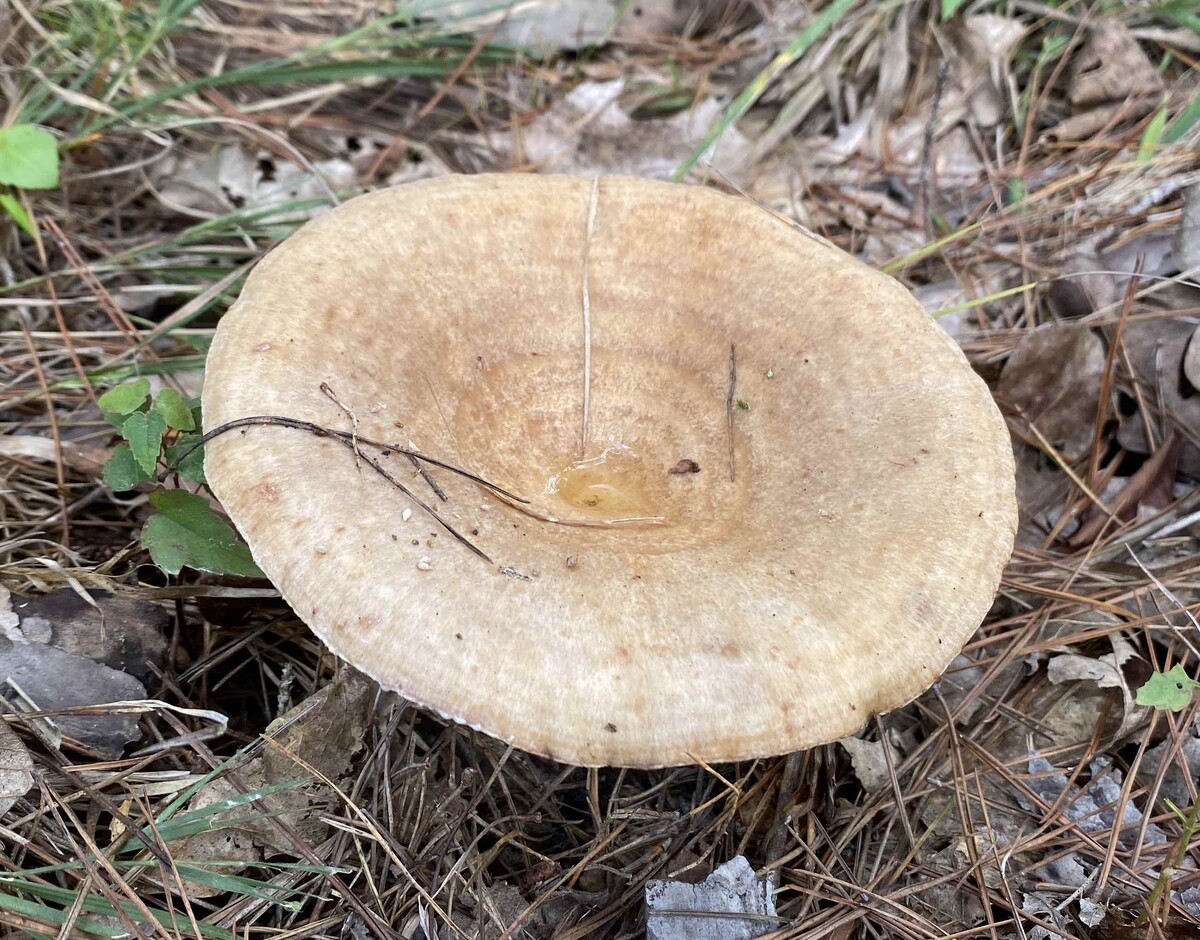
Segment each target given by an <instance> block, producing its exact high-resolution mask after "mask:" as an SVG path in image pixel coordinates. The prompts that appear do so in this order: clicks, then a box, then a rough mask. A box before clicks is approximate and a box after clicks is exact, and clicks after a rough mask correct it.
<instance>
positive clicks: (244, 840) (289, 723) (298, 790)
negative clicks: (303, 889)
mask: <svg viewBox="0 0 1200 940" xmlns="http://www.w3.org/2000/svg"><path fill="white" fill-rule="evenodd" d="M376 691H377V687H376V685H375V684H374V683H373V682H371V681H370V680H369V679H367V678H366V677H364V676H362V675H361V674H359V673H357V672H354V671H353V670H350V669H348V668H347V669H345V670H344V671H343V672H342V674H341V675H340V676H339V677H338V678H337V679H336V680H334V681H333V682H331V683H330V684H329V685H327V686H325V687H324V688H322V689H320V690H319V691H317V692H316V693H314V694H313V695H311V696H310V697H309V698H307V699H305V700H304V701H303V702H301V703H300V704H299V705H297V706H295V707H294V708H292V709H291V710H290V711H289V712H287V714H285V715H284V716H283V717H281V718H278V719H276V720H275V721H273V722H272V723H271V724H270V726H268V728H267V731H266V736H267V737H268V738H269V739H271V741H269V742H268V744H267V746H266V748H265V749H264V751H263V752H262V754H261V755H260V756H257V757H254V758H251V759H250V760H248V761H246V762H245V763H243V764H241V765H240V766H238V767H236V768H235V769H234V770H233V771H232V773H233V774H234V775H236V777H237V783H236V784H235V783H234V781H233V780H231V779H229V778H228V777H218V778H216V779H215V780H213V781H211V782H210V783H208V784H207V785H206V786H205V787H204V788H203V789H201V790H200V792H198V793H197V794H196V795H195V796H194V797H192V799H191V801H190V802H189V803H188V809H189V810H196V809H201V808H203V807H206V806H213V805H215V804H218V803H221V802H223V801H225V800H228V799H232V798H233V797H235V796H237V795H238V794H240V793H242V792H246V791H253V790H257V789H260V788H262V787H267V786H273V785H278V784H284V783H288V782H290V781H296V780H307V782H306V783H304V784H303V785H301V786H298V787H294V788H290V789H285V790H282V791H280V792H278V793H273V794H271V795H270V796H267V797H264V798H263V799H261V800H259V801H256V802H255V803H253V804H250V806H249V807H247V806H239V807H237V808H236V809H233V810H229V811H227V812H225V813H221V814H218V815H217V816H216V817H215V826H216V827H217V828H214V829H213V830H212V831H210V832H202V833H199V834H197V835H193V836H189V837H188V838H186V839H184V840H182V841H181V842H180V843H179V844H178V846H177V847H176V848H175V851H176V852H177V854H178V855H179V857H181V858H187V859H189V860H193V861H195V862H196V863H197V864H199V865H203V863H204V862H208V861H212V862H217V861H220V862H225V863H227V862H231V861H238V862H244V863H246V864H247V865H249V864H253V863H254V862H257V861H261V860H262V859H263V858H265V857H267V856H269V855H276V854H290V855H294V854H296V849H295V845H294V843H293V842H292V841H291V839H290V838H289V837H288V836H287V835H285V834H284V832H283V831H282V830H281V829H280V828H279V826H278V825H276V820H280V821H282V822H283V823H285V824H286V825H287V826H289V827H290V828H291V829H292V830H293V831H294V832H295V833H296V834H297V836H298V837H299V838H300V839H301V840H302V841H303V842H304V843H305V844H307V845H316V844H318V843H319V842H321V841H322V840H323V839H324V837H325V835H326V834H327V833H328V831H329V827H328V826H327V825H326V824H325V823H324V822H322V821H321V819H320V818H319V816H320V811H321V810H322V809H323V808H324V807H326V806H328V805H329V804H330V802H331V800H332V798H333V793H332V791H330V789H329V788H328V787H327V786H326V785H325V784H324V783H322V782H320V781H314V780H312V779H311V774H310V772H309V771H308V769H306V768H305V767H304V766H301V765H300V764H298V763H297V762H296V761H295V760H293V758H292V756H291V755H295V756H296V757H297V758H299V759H301V760H303V761H304V762H305V763H306V764H308V765H309V766H310V767H312V768H313V769H314V770H316V771H317V772H319V773H320V774H322V775H323V776H325V777H327V778H328V779H330V780H332V781H333V782H334V783H339V782H340V781H341V779H342V778H343V777H344V776H345V775H346V773H347V772H348V771H349V770H350V767H351V762H352V761H353V759H354V756H355V755H356V754H357V753H358V751H359V749H360V748H361V747H362V743H363V735H364V734H365V732H366V728H367V723H368V721H369V718H370V714H371V709H372V705H373V703H374V700H375V694H376ZM271 742H273V743H271ZM248 810H249V811H248ZM229 819H239V820H241V821H240V822H239V823H238V824H237V825H236V826H224V827H221V825H220V824H221V822H222V821H228V820H229ZM221 870H222V871H223V872H224V873H226V874H236V873H237V869H236V868H230V867H228V865H226V866H225V867H223V868H222V869H221ZM187 893H188V894H189V895H190V896H193V897H211V896H212V895H213V894H215V893H218V892H215V891H214V890H213V889H211V888H207V887H205V886H203V885H199V884H195V883H191V882H189V883H188V885H187Z"/></svg>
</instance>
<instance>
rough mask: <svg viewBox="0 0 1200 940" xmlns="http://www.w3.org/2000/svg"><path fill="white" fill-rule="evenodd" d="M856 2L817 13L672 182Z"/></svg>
mask: <svg viewBox="0 0 1200 940" xmlns="http://www.w3.org/2000/svg"><path fill="white" fill-rule="evenodd" d="M856 2H857V0H833V3H831V4H830V5H829V6H827V7H826V8H825V9H824V10H822V11H821V12H820V13H819V14H817V16H816V18H815V19H814V20H813V21H812V22H811V23H809V24H808V26H806V27H805V28H804V29H802V30H801V31H800V33H799V35H797V36H796V38H795V39H793V40H792V41H791V42H790V43H788V44H787V46H785V47H784V49H783V51H782V52H780V53H779V54H778V55H777V56H775V58H773V59H772V60H771V61H770V62H769V63H767V66H766V68H764V69H763V70H762V71H761V72H759V73H758V74H757V75H756V76H755V77H754V78H753V80H751V82H750V84H749V85H747V86H746V87H745V88H744V89H742V92H741V93H740V94H739V95H738V96H737V97H736V98H734V99H733V101H732V102H731V103H730V105H729V106H728V107H727V108H726V109H725V112H724V113H723V114H722V115H721V118H720V120H718V121H717V123H716V124H715V125H713V128H712V130H710V131H709V132H708V133H707V134H706V135H705V136H704V139H703V140H702V141H700V143H699V144H697V145H696V147H695V149H694V150H692V152H691V153H689V154H688V155H687V157H686V158H685V159H684V161H683V162H682V163H681V164H679V167H678V169H676V170H675V172H674V173H672V174H671V179H672V181H674V182H676V183H677V182H679V181H680V180H682V179H683V178H684V177H685V176H687V174H688V173H690V172H691V170H692V168H693V167H695V165H696V164H697V163H698V162H699V160H700V158H701V157H703V156H704V154H705V153H706V152H707V151H708V148H709V147H711V146H712V145H713V143H714V142H715V141H716V140H717V138H719V137H720V136H721V135H722V134H724V133H725V131H726V130H727V129H728V128H729V126H730V125H732V124H733V123H735V122H736V121H737V120H738V119H739V118H741V117H742V115H743V114H745V113H746V112H747V111H749V110H750V108H751V107H752V106H753V105H754V102H756V101H757V100H758V99H759V98H760V97H762V94H763V92H764V91H766V90H767V89H768V88H769V87H770V86H771V83H772V82H773V81H775V79H776V78H778V77H779V76H780V74H781V73H782V72H783V71H784V70H785V69H786V68H787V67H788V66H790V65H791V64H792V63H793V62H795V61H796V60H797V59H799V58H800V57H801V56H802V55H804V53H805V52H807V51H808V49H809V48H810V47H811V46H812V45H813V43H815V42H816V41H817V40H819V39H820V38H821V37H823V36H824V35H825V34H826V33H827V32H829V30H831V29H832V28H833V26H834V24H835V23H837V21H838V20H839V19H841V18H842V15H843V14H844V13H845V12H846V11H847V10H849V9H850V8H851V7H852V6H854V4H855V3H856Z"/></svg>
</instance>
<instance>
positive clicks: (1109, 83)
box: [1067, 19, 1163, 107]
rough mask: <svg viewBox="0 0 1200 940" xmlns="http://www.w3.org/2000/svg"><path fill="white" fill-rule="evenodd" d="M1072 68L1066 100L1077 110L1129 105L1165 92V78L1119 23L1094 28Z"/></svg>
mask: <svg viewBox="0 0 1200 940" xmlns="http://www.w3.org/2000/svg"><path fill="white" fill-rule="evenodd" d="M1071 66H1072V67H1071V80H1070V84H1069V86H1068V89H1067V96H1068V97H1069V99H1070V101H1071V104H1073V105H1076V106H1077V107H1088V106H1091V105H1099V104H1107V103H1109V102H1112V101H1126V100H1127V99H1129V98H1136V97H1139V96H1142V95H1152V94H1157V93H1159V92H1161V91H1162V88H1163V81H1162V76H1161V75H1159V73H1158V70H1157V69H1155V68H1154V65H1153V63H1152V62H1151V61H1150V59H1149V58H1148V57H1147V56H1146V53H1145V52H1143V51H1142V48H1141V46H1139V45H1138V42H1137V40H1136V39H1134V38H1133V35H1132V34H1131V33H1130V32H1129V27H1127V26H1126V25H1125V24H1124V23H1123V22H1121V21H1120V20H1118V19H1103V20H1100V21H1099V22H1097V23H1096V24H1095V25H1093V26H1092V28H1091V30H1090V32H1089V33H1088V38H1087V40H1086V41H1085V42H1084V44H1083V48H1082V49H1080V51H1079V53H1078V55H1076V56H1075V58H1074V60H1073V61H1072V63H1071Z"/></svg>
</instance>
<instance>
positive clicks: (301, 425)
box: [166, 415, 529, 505]
mask: <svg viewBox="0 0 1200 940" xmlns="http://www.w3.org/2000/svg"><path fill="white" fill-rule="evenodd" d="M247 427H280V428H292V429H293V430H297V431H308V432H309V433H310V434H315V435H316V436H317V437H332V438H336V439H337V440H339V441H341V442H342V443H343V444H344V443H347V442H348V441H349V440H350V435H349V434H347V433H346V432H345V431H338V430H335V429H334V428H323V427H321V425H319V424H314V423H313V422H311V421H303V420H301V419H300V418H288V417H285V416H283V415H250V416H248V417H245V418H235V419H234V420H233V421H227V422H225V424H222V425H220V426H219V427H215V428H213V429H212V430H211V431H208V432H207V433H205V434H204V435H203V436H201V437H200V439H199V440H196V441H193V442H192V443H191V444H189V445H188V446H187V447H185V448H184V449H183V450H182V451H180V452H179V454H178V455H177V456H176V458H175V459H174V460H172V461H171V463H170V464H169V465H168V466H167V470H166V472H167V473H170V472H171V471H172V470H174V469H175V468H176V467H178V466H179V464H180V463H182V462H183V461H184V460H185V459H186V458H187V456H188V455H189V454H191V453H192V451H194V450H196V449H197V448H200V447H203V446H204V445H205V444H207V443H208V442H209V441H211V440H212V439H213V438H215V437H220V436H221V435H222V434H225V433H227V432H229V431H233V430H236V429H237V428H247ZM358 442H359V444H365V445H367V446H368V447H378V448H379V449H380V450H384V451H388V452H389V453H390V452H393V451H394V452H395V453H398V454H404V455H405V456H406V457H415V458H416V459H417V460H420V461H422V462H423V463H427V464H429V465H430V466H433V467H440V468H441V469H443V470H449V471H450V472H451V473H456V474H458V475H459V476H460V477H463V478H464V479H466V480H470V481H471V482H472V483H477V484H478V485H480V486H482V487H485V488H486V489H489V490H491V491H492V492H493V493H497V494H498V495H500V496H503V497H505V498H506V499H511V500H513V501H514V502H517V503H521V504H522V505H528V503H529V500H527V499H525V498H524V497H522V496H518V495H517V494H516V493H513V492H511V491H509V490H506V489H505V488H504V487H502V486H499V485H497V484H495V483H491V482H489V481H488V480H485V479H484V478H483V477H481V476H479V475H478V474H475V473H471V471H469V470H463V469H462V468H460V467H456V466H454V465H453V464H449V463H446V462H445V461H444V460H438V459H437V458H436V457H430V456H429V455H428V454H422V453H421V452H420V451H416V450H413V449H411V448H409V447H402V446H401V445H399V444H388V443H386V442H385V441H377V440H374V439H373V438H369V437H360V438H359V439H358Z"/></svg>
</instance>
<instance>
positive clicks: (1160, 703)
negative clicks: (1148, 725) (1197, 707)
mask: <svg viewBox="0 0 1200 940" xmlns="http://www.w3.org/2000/svg"><path fill="white" fill-rule="evenodd" d="M1196 689H1200V682H1197V681H1196V680H1195V679H1193V678H1192V677H1191V676H1189V675H1188V674H1187V672H1186V671H1185V670H1184V668H1183V664H1182V663H1179V664H1176V666H1175V667H1174V668H1173V669H1171V670H1170V671H1169V672H1156V673H1155V674H1154V675H1152V676H1151V677H1150V678H1149V679H1147V680H1146V684H1145V685H1143V686H1142V687H1141V688H1140V689H1138V690H1137V703H1138V704H1139V705H1148V706H1149V707H1151V708H1166V709H1169V710H1170V711H1173V712H1177V711H1179V710H1180V709H1183V708H1186V707H1187V705H1188V703H1189V702H1190V701H1191V700H1192V693H1193V692H1194V691H1195V690H1196Z"/></svg>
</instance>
